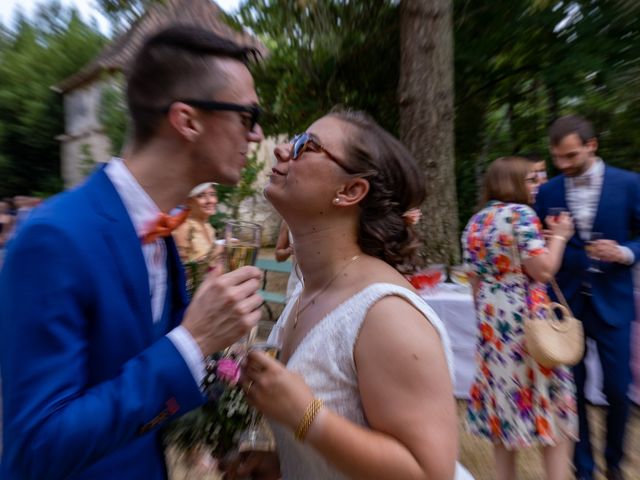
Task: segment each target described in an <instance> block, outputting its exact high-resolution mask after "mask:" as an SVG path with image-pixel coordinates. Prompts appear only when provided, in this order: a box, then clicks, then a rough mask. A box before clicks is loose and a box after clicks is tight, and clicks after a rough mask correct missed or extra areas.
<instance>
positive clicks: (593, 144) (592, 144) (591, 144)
mask: <svg viewBox="0 0 640 480" xmlns="http://www.w3.org/2000/svg"><path fill="white" fill-rule="evenodd" d="M587 148H588V149H589V153H591V154H592V155H595V153H596V152H597V151H598V139H597V138H591V139H589V140H587Z"/></svg>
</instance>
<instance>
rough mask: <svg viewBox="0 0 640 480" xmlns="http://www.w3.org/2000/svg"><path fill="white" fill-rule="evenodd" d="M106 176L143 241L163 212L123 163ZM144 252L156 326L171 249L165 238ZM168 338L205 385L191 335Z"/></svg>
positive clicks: (180, 332)
mask: <svg viewBox="0 0 640 480" xmlns="http://www.w3.org/2000/svg"><path fill="white" fill-rule="evenodd" d="M105 173H106V174H107V176H108V177H109V180H111V183H113V186H114V187H115V189H116V191H117V192H118V195H119V196H120V198H121V200H122V203H124V206H125V209H126V210H127V213H128V214H129V217H130V218H131V222H132V223H133V227H134V228H135V230H136V234H137V235H138V237H139V238H140V239H142V237H143V236H144V235H145V234H146V233H147V231H148V229H149V228H150V226H151V225H153V224H154V222H155V221H156V219H157V218H158V215H159V214H160V213H161V212H160V209H159V208H158V206H157V205H156V204H155V202H154V201H153V200H152V199H151V197H150V196H149V195H148V194H147V192H145V191H144V189H143V188H142V187H141V186H140V184H139V183H138V182H137V180H136V179H135V177H134V176H133V175H132V174H131V172H130V171H129V169H128V168H127V166H126V165H125V163H124V161H123V160H122V159H120V158H116V157H114V158H112V159H111V161H110V162H109V164H108V165H107V166H106V168H105ZM140 248H141V249H142V254H143V255H144V262H145V264H146V266H147V274H148V277H149V292H150V293H151V298H150V301H151V314H152V316H153V322H154V323H156V322H158V321H159V320H160V319H161V318H162V311H163V309H164V306H165V299H166V296H167V248H166V244H165V242H164V240H163V239H162V238H159V239H157V240H155V241H154V242H150V243H147V244H145V245H143V244H142V241H141V242H140ZM167 337H168V338H169V340H171V342H172V343H173V344H174V346H175V347H176V349H177V350H178V351H179V352H180V354H181V355H182V357H183V358H184V360H185V362H186V363H187V365H188V366H189V370H190V371H191V374H192V375H193V378H194V379H195V381H196V382H197V383H198V385H201V384H202V380H203V379H204V377H205V366H204V358H203V355H202V351H201V350H200V347H198V344H197V343H196V341H195V340H194V339H193V337H192V336H191V334H190V333H189V331H188V330H187V329H186V328H184V327H183V326H182V325H180V326H178V327H176V328H174V329H173V330H172V331H170V332H169V333H167Z"/></svg>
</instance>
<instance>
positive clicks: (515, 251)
mask: <svg viewBox="0 0 640 480" xmlns="http://www.w3.org/2000/svg"><path fill="white" fill-rule="evenodd" d="M511 230H512V232H513V242H512V243H511V246H512V250H513V257H514V260H515V261H517V262H518V264H519V265H520V271H521V272H522V273H525V272H524V266H523V265H522V260H521V259H520V249H519V248H518V237H517V235H516V227H515V225H514V224H513V222H512V223H511ZM545 244H546V240H545ZM525 275H526V273H525ZM549 283H550V284H551V288H553V291H554V293H555V294H556V297H558V300H560V303H561V304H562V306H563V307H564V308H566V309H567V310H568V311H569V313H570V314H571V316H572V317H575V315H574V314H573V311H572V310H571V307H570V306H569V303H568V302H567V299H566V298H565V297H564V294H563V293H562V290H560V287H559V286H558V283H557V282H556V279H555V276H553V277H551V280H549ZM526 290H527V295H528V294H529V288H528V287H527V288H526Z"/></svg>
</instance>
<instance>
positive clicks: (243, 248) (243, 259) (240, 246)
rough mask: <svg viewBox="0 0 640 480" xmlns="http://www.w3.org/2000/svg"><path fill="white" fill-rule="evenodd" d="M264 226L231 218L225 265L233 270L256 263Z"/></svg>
mask: <svg viewBox="0 0 640 480" xmlns="http://www.w3.org/2000/svg"><path fill="white" fill-rule="evenodd" d="M261 239H262V227H261V226H260V225H258V224H257V223H253V222H245V221H242V220H229V221H227V223H226V224H225V226H224V267H225V272H231V271H233V270H237V269H238V268H241V267H245V266H248V265H255V264H256V260H257V258H258V252H259V251H260V241H261ZM255 332H256V327H254V328H253V329H251V331H250V332H249V333H248V335H247V337H246V339H245V351H248V348H249V346H250V345H251V343H252V339H253V336H254V335H255Z"/></svg>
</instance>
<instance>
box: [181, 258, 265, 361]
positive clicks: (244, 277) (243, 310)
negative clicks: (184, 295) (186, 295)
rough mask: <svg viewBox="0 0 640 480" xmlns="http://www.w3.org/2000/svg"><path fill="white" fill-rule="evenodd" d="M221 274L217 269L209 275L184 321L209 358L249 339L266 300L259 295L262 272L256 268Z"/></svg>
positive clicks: (219, 269) (199, 289)
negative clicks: (245, 337)
mask: <svg viewBox="0 0 640 480" xmlns="http://www.w3.org/2000/svg"><path fill="white" fill-rule="evenodd" d="M221 271H222V269H221V267H215V268H214V269H213V270H212V271H210V272H209V273H208V274H207V278H206V279H205V280H204V282H202V284H201V285H200V287H198V290H196V293H195V295H194V297H193V300H192V301H191V304H190V305H189V307H188V308H187V311H186V313H185V315H184V319H183V321H182V326H183V327H185V328H186V329H187V330H188V331H189V333H190V334H191V336H192V337H193V339H194V340H195V341H196V343H197V344H198V346H199V347H200V350H201V351H202V354H203V355H205V356H207V355H210V354H212V353H215V352H217V351H219V350H222V349H223V348H225V347H228V346H229V345H231V344H232V343H233V342H235V341H236V340H238V339H239V338H241V337H242V336H243V335H246V334H247V333H248V332H249V330H251V328H253V326H255V325H256V323H258V320H260V317H261V313H262V312H261V311H260V306H261V305H262V303H263V300H262V297H261V296H260V295H258V293H257V291H258V289H259V288H260V281H261V279H262V272H261V271H260V270H259V269H258V268H256V267H242V268H239V269H238V270H234V271H233V272H229V273H225V274H221Z"/></svg>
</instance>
